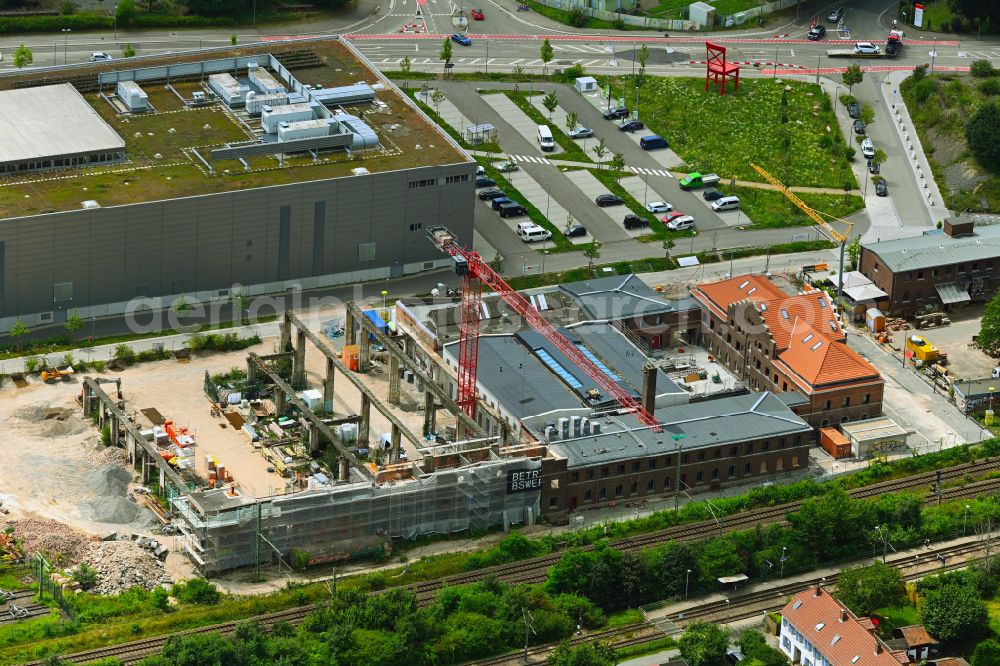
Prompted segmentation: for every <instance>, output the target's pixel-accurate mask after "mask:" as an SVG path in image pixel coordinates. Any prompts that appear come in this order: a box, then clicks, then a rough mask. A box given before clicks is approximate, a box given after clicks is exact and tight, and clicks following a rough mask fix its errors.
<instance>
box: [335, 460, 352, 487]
mask: <svg viewBox="0 0 1000 666" xmlns="http://www.w3.org/2000/svg"><path fill="white" fill-rule="evenodd" d="M337 478H338V480H340V481H341V482H347V481H350V480H351V464H350V463H349V462H348V461H347V458H343V457H342V458H341V459H340V470H339V471H338V474H337Z"/></svg>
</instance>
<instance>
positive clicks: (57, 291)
mask: <svg viewBox="0 0 1000 666" xmlns="http://www.w3.org/2000/svg"><path fill="white" fill-rule="evenodd" d="M463 175H464V176H468V178H467V180H466V181H465V182H462V181H461V176H463ZM449 176H459V178H458V179H454V180H459V182H454V183H447V180H448V177H449ZM435 179H436V181H437V183H438V184H437V185H431V186H428V185H426V183H427V182H428V181H432V182H433V181H434V180H435ZM474 180H475V164H474V163H473V162H471V161H470V162H465V163H456V164H451V165H443V166H428V167H418V168H412V169H406V170H399V171H390V172H383V173H374V174H368V175H361V176H349V177H342V178H336V179H330V180H323V181H312V182H303V183H296V184H293V185H283V186H275V187H264V188H257V189H251V190H243V191H237V192H228V193H222V194H210V195H204V196H196V197H190V198H185V199H171V200H166V201H156V202H148V203H140V204H134V205H128V206H117V207H110V208H96V209H81V210H78V211H69V212H61V213H50V214H45V215H35V216H31V217H22V218H8V219H5V220H2V221H0V330H9V329H10V327H11V326H12V325H13V323H14V321H16V319H17V318H19V317H20V318H21V319H22V320H23V321H24V322H25V323H26V324H28V325H29V326H33V325H39V324H46V323H49V322H59V321H61V320H63V319H65V317H66V314H67V313H68V312H69V311H71V310H74V309H75V310H77V311H78V312H79V314H80V315H81V316H83V317H90V316H103V315H108V314H118V313H121V312H124V311H125V309H126V307H127V305H128V303H129V301H131V300H132V299H135V298H136V297H147V298H162V299H164V303H163V305H167V304H169V302H170V301H171V300H172V299H173V298H175V297H177V296H179V295H182V294H183V295H185V296H186V297H188V298H193V299H198V300H210V299H212V298H220V297H224V296H228V292H227V291H226V290H229V289H230V288H231V287H232V286H233V285H234V284H239V285H241V286H242V288H243V289H244V290H245V293H248V294H250V295H255V294H262V293H274V292H278V291H284V290H286V289H289V288H295V287H300V288H302V289H310V288H316V287H324V286H329V285H334V284H349V283H355V282H362V281H366V280H372V279H381V278H383V277H385V276H388V275H393V276H398V275H402V274H404V273H413V272H417V271H420V270H428V269H431V268H435V267H439V266H445V265H447V263H448V260H447V258H446V257H443V256H442V255H441V253H440V252H439V251H438V250H437V249H435V248H434V246H433V245H432V244H431V243H430V242H429V241H428V240H427V238H426V236H425V234H424V230H425V229H426V228H427V227H428V226H430V225H432V224H436V223H439V222H440V221H441V220H447V221H448V225H449V227H450V228H451V229H452V230H453V231H454V232H455V233H456V234H457V235H458V236H459V238H461V239H462V240H463V241H464V242H466V243H468V244H469V245H471V243H472V220H473V207H474V205H475V197H474V196H473V194H474V182H473V181H474ZM421 183H423V186H419V184H421ZM316 242H320V243H321V245H320V247H316V246H314V243H316ZM372 251H373V252H374V254H373V255H372V254H371V253H372Z"/></svg>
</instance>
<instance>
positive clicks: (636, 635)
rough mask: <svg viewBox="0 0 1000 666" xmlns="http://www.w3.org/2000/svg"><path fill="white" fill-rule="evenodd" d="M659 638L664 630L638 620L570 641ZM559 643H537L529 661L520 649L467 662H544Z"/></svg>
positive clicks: (616, 643) (622, 643) (488, 665)
mask: <svg viewBox="0 0 1000 666" xmlns="http://www.w3.org/2000/svg"><path fill="white" fill-rule="evenodd" d="M657 638H663V632H662V631H660V630H659V629H657V628H656V627H655V626H653V625H651V624H647V623H645V622H637V623H634V624H628V625H625V626H623V627H615V628H614V629H606V630H604V631H595V632H593V633H589V634H581V635H577V636H574V637H573V638H571V639H570V640H569V641H568V643H569V644H570V645H571V646H574V645H580V644H581V643H590V642H592V641H601V642H603V643H607V644H608V645H610V646H612V647H615V648H619V647H626V646H629V645H641V644H643V643H648V642H650V641H653V640H656V639H657ZM558 644H559V643H546V644H544V645H536V646H534V647H530V648H528V652H527V657H528V658H527V661H525V652H524V650H518V651H517V652H508V653H507V654H502V655H498V656H496V657H488V658H486V659H480V660H477V661H472V662H466V666H472V665H475V666H502V665H505V664H524V663H529V664H530V663H542V662H544V661H545V658H546V657H547V656H548V654H549V653H550V652H551V651H552V650H553V649H555V647H556V646H557V645H558Z"/></svg>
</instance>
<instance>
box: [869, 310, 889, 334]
mask: <svg viewBox="0 0 1000 666" xmlns="http://www.w3.org/2000/svg"><path fill="white" fill-rule="evenodd" d="M865 325H866V326H867V327H868V330H869V331H871V332H872V333H879V332H881V331H883V330H885V315H884V314H882V311H881V310H879V309H878V308H868V311H867V312H866V313H865Z"/></svg>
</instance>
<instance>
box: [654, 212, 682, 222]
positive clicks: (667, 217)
mask: <svg viewBox="0 0 1000 666" xmlns="http://www.w3.org/2000/svg"><path fill="white" fill-rule="evenodd" d="M684 215H685V214H684V213H682V212H680V211H679V210H673V211H670V212H669V213H667V214H666V215H664V216H663V217H661V218H660V219H661V220H662V221H663V224H670V223H671V222H673V221H674V220H676V219H677V218H679V217H684Z"/></svg>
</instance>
